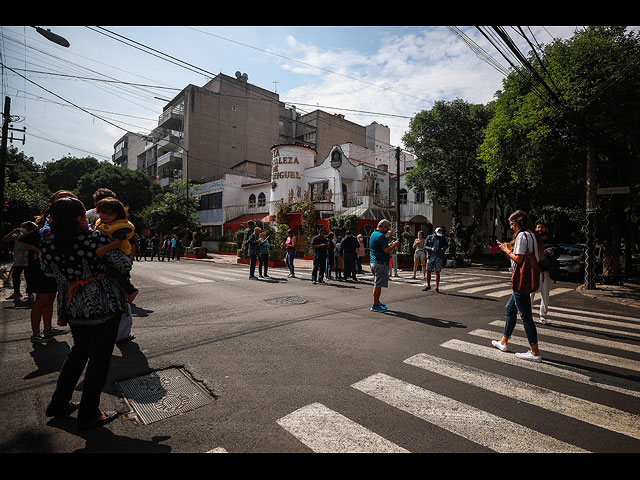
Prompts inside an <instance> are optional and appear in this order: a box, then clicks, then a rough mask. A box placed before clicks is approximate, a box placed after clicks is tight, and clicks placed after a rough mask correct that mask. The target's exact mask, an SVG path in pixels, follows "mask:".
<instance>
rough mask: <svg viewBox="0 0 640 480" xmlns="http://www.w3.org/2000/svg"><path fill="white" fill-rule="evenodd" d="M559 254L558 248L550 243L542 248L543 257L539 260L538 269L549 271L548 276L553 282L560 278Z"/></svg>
mask: <svg viewBox="0 0 640 480" xmlns="http://www.w3.org/2000/svg"><path fill="white" fill-rule="evenodd" d="M559 256H560V250H559V249H558V247H556V246H555V245H553V244H551V245H549V246H548V247H546V248H545V249H544V257H543V258H542V259H541V260H540V262H539V265H540V271H541V272H549V277H551V280H553V281H554V282H555V281H556V280H558V279H559V278H560V262H559V261H558V257H559Z"/></svg>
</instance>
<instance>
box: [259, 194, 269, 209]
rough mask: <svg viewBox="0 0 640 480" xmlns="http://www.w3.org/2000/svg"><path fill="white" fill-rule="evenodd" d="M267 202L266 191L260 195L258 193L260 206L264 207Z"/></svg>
mask: <svg viewBox="0 0 640 480" xmlns="http://www.w3.org/2000/svg"><path fill="white" fill-rule="evenodd" d="M266 204H267V197H266V195H265V194H264V193H260V195H258V206H259V207H264V206H265V205H266Z"/></svg>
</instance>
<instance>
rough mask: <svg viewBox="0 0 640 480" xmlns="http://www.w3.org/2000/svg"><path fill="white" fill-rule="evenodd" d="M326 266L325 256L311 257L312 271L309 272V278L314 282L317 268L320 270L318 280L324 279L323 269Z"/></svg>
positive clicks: (316, 276)
mask: <svg viewBox="0 0 640 480" xmlns="http://www.w3.org/2000/svg"><path fill="white" fill-rule="evenodd" d="M326 266H327V257H320V258H317V257H313V273H312V274H311V280H313V281H314V282H315V281H316V279H318V270H319V271H320V278H319V279H318V280H319V281H321V282H322V280H323V279H324V269H325V267H326Z"/></svg>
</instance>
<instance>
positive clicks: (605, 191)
mask: <svg viewBox="0 0 640 480" xmlns="http://www.w3.org/2000/svg"><path fill="white" fill-rule="evenodd" d="M630 191H631V189H630V188H629V187H609V188H599V189H598V190H597V194H598V195H615V194H617V193H629V192H630Z"/></svg>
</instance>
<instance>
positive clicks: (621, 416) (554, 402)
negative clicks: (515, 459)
mask: <svg viewBox="0 0 640 480" xmlns="http://www.w3.org/2000/svg"><path fill="white" fill-rule="evenodd" d="M405 362H406V363H408V364H409V365H414V366H416V367H418V368H422V369H424V370H428V371H430V372H433V373H437V374H438V375H443V376H446V377H448V378H451V379H454V380H457V381H460V382H465V383H467V384H469V385H473V386H476V387H479V388H482V389H485V390H488V391H491V392H495V393H498V394H500V395H504V396H506V397H509V398H513V399H514V400H518V401H521V402H526V403H529V404H531V405H535V406H538V407H540V408H544V409H545V410H548V411H551V412H554V413H558V414H561V415H565V416H568V417H571V418H575V419H576V420H580V421H582V422H586V423H588V424H590V425H595V426H598V427H601V428H604V429H607V430H611V431H613V432H617V433H621V434H622V435H626V436H629V437H633V438H636V439H640V415H634V414H632V413H628V412H624V411H622V410H618V409H616V408H613V407H608V406H606V405H601V404H598V403H594V402H590V401H588V400H584V399H581V398H577V397H573V396H571V395H565V394H563V393H560V392H556V391H553V390H550V389H548V388H544V387H540V386H537V385H531V384H528V383H525V382H521V381H519V380H515V379H513V378H507V377H502V376H499V375H496V374H495V373H491V372H485V371H483V370H479V369H477V368H473V367H467V366H464V365H460V364H457V363H454V362H450V361H448V360H444V359H441V358H437V357H433V356H431V355H427V354H424V353H420V354H418V355H414V356H413V357H411V358H408V359H407V360H405ZM531 443H535V442H531Z"/></svg>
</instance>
